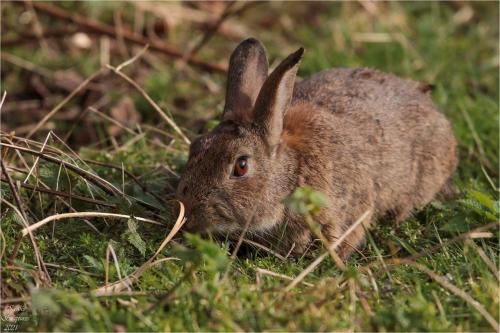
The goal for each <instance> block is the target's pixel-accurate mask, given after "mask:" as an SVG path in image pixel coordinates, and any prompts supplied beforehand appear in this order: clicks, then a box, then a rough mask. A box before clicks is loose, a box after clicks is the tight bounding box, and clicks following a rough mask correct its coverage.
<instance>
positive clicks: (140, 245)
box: [127, 219, 146, 256]
mask: <svg viewBox="0 0 500 333" xmlns="http://www.w3.org/2000/svg"><path fill="white" fill-rule="evenodd" d="M127 225H128V231H127V240H128V241H129V243H130V244H132V245H133V246H134V247H135V248H136V249H137V250H138V251H139V252H140V254H142V255H143V256H144V255H146V242H144V240H143V239H142V238H141V236H140V235H139V233H138V232H137V222H136V221H135V220H134V219H129V220H128V222H127Z"/></svg>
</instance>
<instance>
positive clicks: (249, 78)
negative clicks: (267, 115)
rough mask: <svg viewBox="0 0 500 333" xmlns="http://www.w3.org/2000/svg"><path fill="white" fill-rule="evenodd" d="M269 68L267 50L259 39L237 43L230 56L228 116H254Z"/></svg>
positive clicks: (245, 118)
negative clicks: (256, 101)
mask: <svg viewBox="0 0 500 333" xmlns="http://www.w3.org/2000/svg"><path fill="white" fill-rule="evenodd" d="M268 69H269V65H268V62H267V57H266V50H265V49H264V46H262V44H261V43H260V42H259V41H258V40H256V39H254V38H248V39H246V40H244V41H243V42H241V43H240V44H239V45H238V46H237V47H236V49H235V50H234V51H233V53H232V54H231V58H230V60H229V73H228V77H227V88H226V105H225V106H224V114H223V119H224V120H233V121H245V122H250V121H251V120H252V118H253V114H252V112H253V107H254V105H255V100H256V99H257V95H258V94H259V91H260V88H261V87H262V85H263V84H264V81H265V80H266V78H267V71H268Z"/></svg>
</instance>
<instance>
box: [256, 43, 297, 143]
mask: <svg viewBox="0 0 500 333" xmlns="http://www.w3.org/2000/svg"><path fill="white" fill-rule="evenodd" d="M303 54H304V48H302V47H301V48H300V49H298V50H297V51H295V52H294V53H292V54H290V55H289V56H288V57H287V58H286V59H285V60H283V61H282V62H281V64H279V66H278V67H276V69H275V70H274V71H273V72H272V73H271V75H269V77H268V78H267V80H266V82H264V85H263V86H262V88H261V90H260V93H259V97H258V98H257V101H256V102H255V111H254V112H255V115H254V123H255V124H256V125H257V126H258V127H259V128H260V129H261V130H262V131H263V133H264V135H265V137H266V140H267V143H268V145H269V146H270V147H274V146H276V145H277V144H278V143H279V140H280V137H281V132H282V131H283V118H284V116H285V112H286V110H287V108H288V106H289V104H290V100H291V99H292V94H293V87H294V83H295V76H296V74H297V70H298V68H299V62H300V59H301V58H302V55H303Z"/></svg>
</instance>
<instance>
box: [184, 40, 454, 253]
mask: <svg viewBox="0 0 500 333" xmlns="http://www.w3.org/2000/svg"><path fill="white" fill-rule="evenodd" d="M303 53H304V49H303V48H299V49H298V50H297V51H296V52H294V53H292V54H290V55H289V56H288V57H287V58H286V59H284V60H283V61H282V62H281V63H280V64H279V65H278V66H277V67H276V69H275V70H274V71H272V73H271V74H270V75H268V60H267V57H266V51H265V49H264V47H263V45H262V44H261V43H260V42H259V41H257V40H256V39H253V38H249V39H246V40H244V41H243V42H241V43H240V44H239V45H238V46H237V47H236V49H235V50H234V51H233V53H232V55H231V57H230V62H229V70H228V79H227V88H226V101H225V106H224V110H223V115H222V120H221V122H220V123H219V124H218V126H216V127H215V128H214V129H213V130H212V131H211V132H209V133H207V134H204V135H201V136H199V137H198V138H196V140H194V141H193V142H192V144H191V145H190V150H189V157H188V162H187V164H186V166H185V170H184V173H183V175H182V176H181V179H180V182H179V184H178V187H177V191H176V197H177V199H178V200H180V201H181V202H182V203H183V204H184V205H185V208H186V216H187V222H186V230H188V231H190V232H199V233H205V234H206V233H210V234H215V235H226V237H227V236H229V237H230V238H234V239H237V238H236V237H239V235H241V234H242V233H243V232H244V233H245V237H246V238H249V239H251V240H253V241H255V242H258V243H261V244H262V245H265V246H269V247H272V248H274V249H276V250H277V251H278V252H280V253H283V254H284V253H291V254H292V255H300V254H302V253H304V251H305V250H306V249H307V248H308V247H309V246H310V244H312V243H313V241H314V239H315V237H314V234H313V233H312V232H311V230H310V228H309V226H308V224H307V223H306V220H305V217H304V216H303V215H301V214H299V213H297V212H295V211H293V210H291V209H289V208H288V207H287V206H286V205H285V204H284V203H283V199H284V198H286V197H287V196H289V195H290V194H292V193H293V192H294V191H295V190H296V189H297V188H298V187H301V186H305V185H308V186H310V187H312V188H313V189H314V190H315V191H318V192H321V193H323V194H324V195H325V196H326V198H328V202H327V203H326V204H325V205H323V206H322V207H321V208H320V209H319V211H318V212H317V213H316V214H315V215H314V221H315V222H316V223H317V224H319V225H320V226H321V233H322V234H323V236H324V237H325V238H326V240H328V241H329V242H332V243H333V242H334V241H335V240H336V239H338V238H339V237H340V236H341V235H342V234H343V233H344V232H345V231H346V229H348V228H349V227H350V226H351V225H352V224H353V223H354V222H355V221H356V220H357V219H358V218H360V216H362V215H363V214H364V213H365V212H368V213H367V215H366V214H365V216H366V218H365V219H364V221H363V223H362V224H360V225H359V226H358V227H356V228H355V229H354V230H353V231H352V232H351V233H349V234H348V236H347V237H346V238H345V239H344V241H343V242H342V243H341V244H340V247H339V248H338V249H337V251H338V254H339V255H340V257H341V258H343V259H347V258H348V257H349V255H350V254H351V253H352V252H353V251H355V250H356V251H357V250H358V249H359V248H360V247H361V246H362V245H363V243H364V236H365V235H364V234H365V230H366V228H369V227H370V226H371V225H372V224H374V221H376V220H377V219H380V218H383V217H385V216H390V217H391V218H392V219H393V220H394V221H395V223H396V224H399V223H400V222H402V221H404V220H405V219H406V218H408V217H409V216H410V215H411V213H412V211H414V210H415V209H416V208H419V207H422V206H424V205H426V204H427V203H429V202H430V201H431V200H432V199H433V198H434V196H435V195H436V194H438V192H440V190H441V189H442V188H443V187H445V185H446V184H447V182H449V181H451V179H450V177H451V176H452V173H453V171H454V169H455V168H456V165H457V157H456V139H455V137H454V134H453V131H452V129H451V126H450V123H449V122H448V121H447V119H446V118H445V117H444V116H443V114H441V113H440V112H439V111H438V109H437V108H436V106H435V105H434V104H433V102H432V100H431V97H430V96H429V94H428V90H429V86H428V85H424V84H420V83H417V82H415V81H411V80H406V79H402V78H399V77H397V76H395V75H392V74H387V73H384V72H381V71H378V70H375V69H368V68H357V69H341V68H338V69H328V70H325V71H322V72H319V73H317V74H314V75H312V76H310V77H309V78H306V79H304V80H302V81H300V82H298V83H295V80H296V74H297V70H298V67H299V63H300V60H301V58H302V56H303Z"/></svg>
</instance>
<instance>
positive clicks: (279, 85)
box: [177, 39, 303, 232]
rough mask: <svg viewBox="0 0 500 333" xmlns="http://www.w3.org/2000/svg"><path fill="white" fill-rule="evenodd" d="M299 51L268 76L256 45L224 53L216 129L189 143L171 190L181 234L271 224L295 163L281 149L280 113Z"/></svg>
mask: <svg viewBox="0 0 500 333" xmlns="http://www.w3.org/2000/svg"><path fill="white" fill-rule="evenodd" d="M302 54H303V49H302V48H301V49H299V50H297V51H296V52H295V53H293V54H291V55H290V56H288V57H287V58H286V59H285V60H283V62H282V63H281V64H280V65H279V66H278V67H277V68H276V69H275V70H274V71H273V72H272V73H271V74H270V75H269V76H268V75H267V73H268V61H267V57H266V53H265V50H264V47H263V46H262V45H261V44H260V43H259V42H258V41H257V40H255V39H247V40H245V41H243V42H241V43H240V44H239V45H238V47H237V48H236V49H235V50H234V52H233V54H232V55H231V59H230V62H229V73H228V81H227V90H226V104H225V107H224V113H223V116H222V121H221V122H220V124H219V125H218V126H217V127H216V128H215V129H214V130H212V131H211V132H210V133H208V134H205V135H202V136H200V137H198V138H197V139H196V140H195V141H193V143H192V144H191V146H190V150H189V160H188V162H187V165H186V169H185V172H184V174H183V176H182V178H181V181H180V183H179V185H178V188H177V198H178V199H179V200H180V201H182V202H183V203H184V205H185V206H186V212H187V213H186V215H187V224H186V225H187V229H188V230H191V231H200V232H203V231H205V232H211V231H213V232H237V231H239V230H242V229H243V227H244V226H245V225H247V223H248V227H249V230H250V231H258V230H265V229H268V228H271V227H273V226H274V225H275V224H276V223H277V222H278V221H279V220H280V219H281V218H282V215H283V210H284V208H283V205H282V204H281V199H282V198H283V197H284V196H286V195H287V194H289V193H290V192H291V191H292V190H293V186H294V184H295V181H296V178H297V176H296V175H294V168H295V163H294V162H293V158H292V157H291V156H289V155H288V154H287V151H286V149H285V148H284V147H283V145H281V144H280V143H281V135H282V131H283V118H284V114H285V112H286V110H287V108H288V106H289V104H290V100H291V97H292V92H293V86H294V81H295V75H296V73H297V69H298V64H299V61H300V59H301V57H302Z"/></svg>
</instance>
